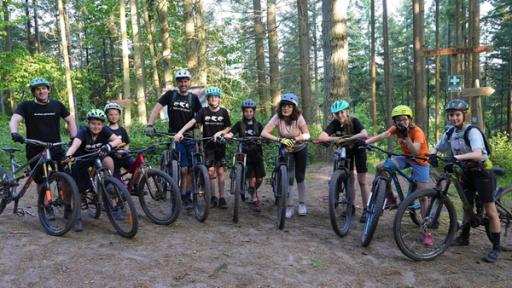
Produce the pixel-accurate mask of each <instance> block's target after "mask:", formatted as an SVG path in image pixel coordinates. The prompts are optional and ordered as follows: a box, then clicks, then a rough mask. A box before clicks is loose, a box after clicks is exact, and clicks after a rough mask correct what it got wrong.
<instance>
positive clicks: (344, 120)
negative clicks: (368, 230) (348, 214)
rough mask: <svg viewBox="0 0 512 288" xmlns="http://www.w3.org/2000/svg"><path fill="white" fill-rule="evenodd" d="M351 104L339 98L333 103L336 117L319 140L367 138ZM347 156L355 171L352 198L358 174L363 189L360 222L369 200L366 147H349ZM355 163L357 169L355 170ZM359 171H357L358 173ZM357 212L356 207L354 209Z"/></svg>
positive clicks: (360, 186)
mask: <svg viewBox="0 0 512 288" xmlns="http://www.w3.org/2000/svg"><path fill="white" fill-rule="evenodd" d="M348 108H349V104H348V102H347V101H344V100H338V101H336V102H334V103H333V104H332V105H331V112H332V113H333V115H334V119H333V120H332V121H331V123H329V125H327V127H326V128H325V129H324V131H323V132H322V133H320V136H319V137H318V140H319V141H322V142H336V143H337V144H342V143H343V142H345V141H348V140H354V139H366V138H368V133H367V132H366V129H365V128H364V126H363V125H362V124H361V122H359V120H358V119H357V118H355V117H351V116H350V115H349V110H348ZM347 156H348V158H349V159H350V166H349V169H350V170H351V171H353V174H351V175H350V186H351V191H352V199H355V196H356V190H355V178H356V174H357V181H358V182H359V188H360V189H361V202H362V205H363V213H362V214H361V219H359V222H361V223H365V222H366V204H367V202H368V185H366V173H367V172H368V165H367V164H366V149H357V147H351V148H350V149H347ZM354 164H355V168H356V169H355V171H354ZM356 172H357V173H356ZM352 212H353V213H354V212H355V209H352Z"/></svg>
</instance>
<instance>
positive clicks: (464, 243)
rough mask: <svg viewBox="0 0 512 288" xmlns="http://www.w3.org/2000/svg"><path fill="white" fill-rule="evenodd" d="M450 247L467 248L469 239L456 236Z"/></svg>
mask: <svg viewBox="0 0 512 288" xmlns="http://www.w3.org/2000/svg"><path fill="white" fill-rule="evenodd" d="M450 245H451V246H468V245H469V238H468V237H463V236H461V235H459V236H457V238H455V239H453V242H452V243H451V244H450Z"/></svg>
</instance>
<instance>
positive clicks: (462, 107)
mask: <svg viewBox="0 0 512 288" xmlns="http://www.w3.org/2000/svg"><path fill="white" fill-rule="evenodd" d="M468 109H469V105H468V103H467V102H466V101H464V100H462V99H452V100H450V101H448V103H446V106H445V107H444V111H446V112H448V111H454V110H457V111H462V112H466V111H468Z"/></svg>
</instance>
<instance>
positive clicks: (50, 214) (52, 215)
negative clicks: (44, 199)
mask: <svg viewBox="0 0 512 288" xmlns="http://www.w3.org/2000/svg"><path fill="white" fill-rule="evenodd" d="M44 211H45V214H46V219H48V221H54V220H55V213H54V212H53V207H51V206H46V207H44Z"/></svg>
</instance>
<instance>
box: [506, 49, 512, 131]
mask: <svg viewBox="0 0 512 288" xmlns="http://www.w3.org/2000/svg"><path fill="white" fill-rule="evenodd" d="M508 52H509V54H508V78H509V80H508V97H507V98H508V101H507V102H508V105H507V132H508V136H509V137H510V140H511V141H512V48H509V50H508Z"/></svg>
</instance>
